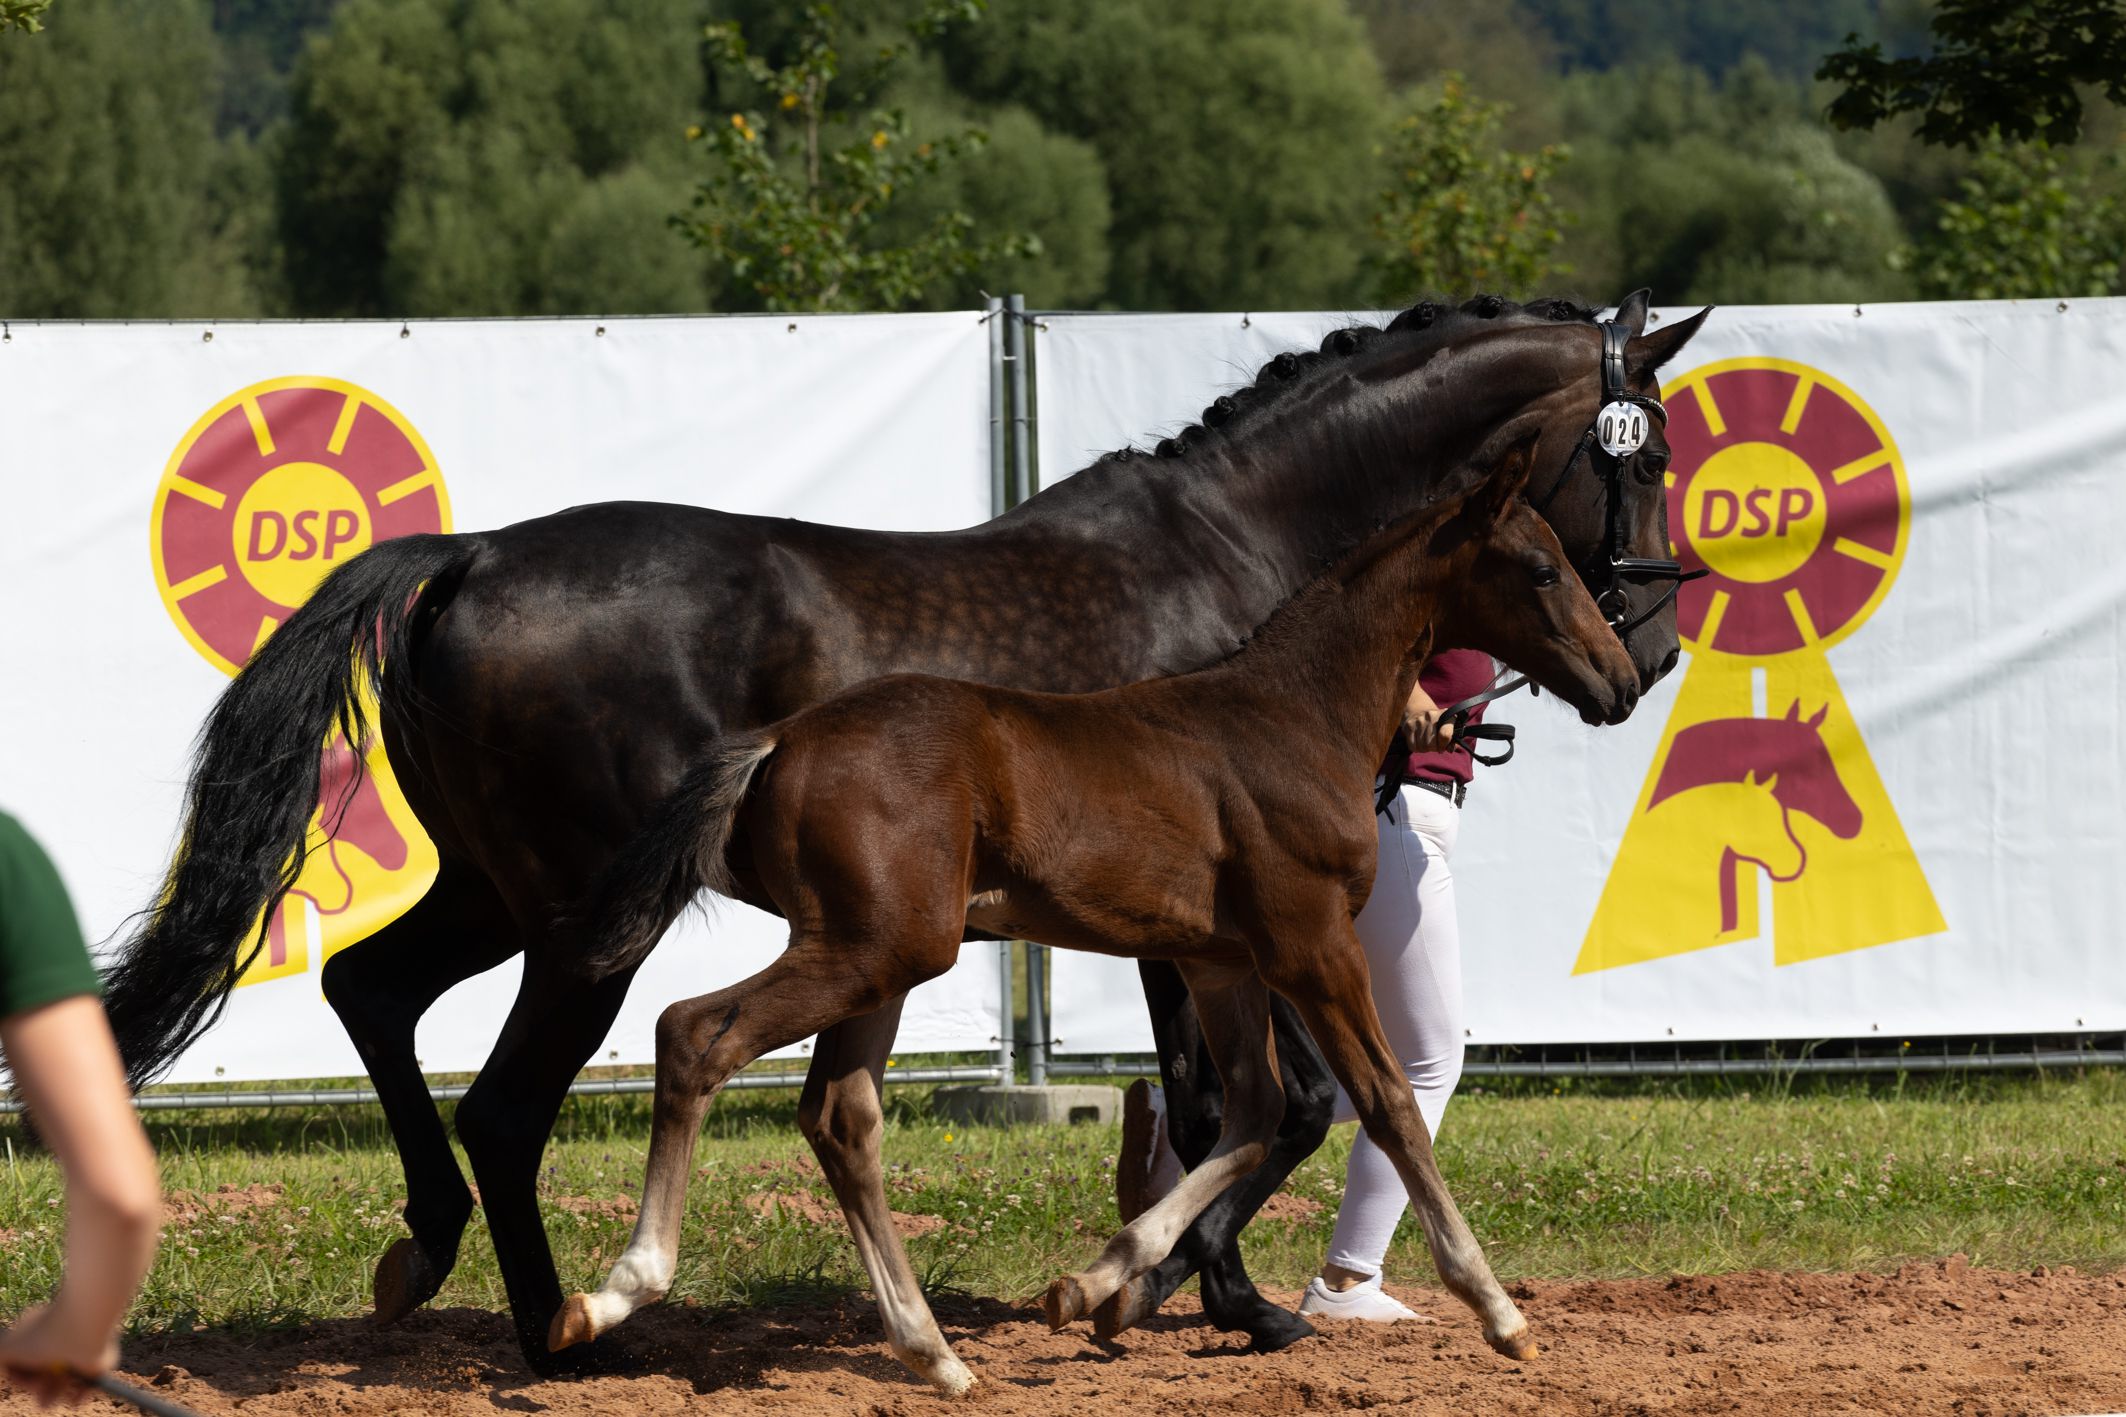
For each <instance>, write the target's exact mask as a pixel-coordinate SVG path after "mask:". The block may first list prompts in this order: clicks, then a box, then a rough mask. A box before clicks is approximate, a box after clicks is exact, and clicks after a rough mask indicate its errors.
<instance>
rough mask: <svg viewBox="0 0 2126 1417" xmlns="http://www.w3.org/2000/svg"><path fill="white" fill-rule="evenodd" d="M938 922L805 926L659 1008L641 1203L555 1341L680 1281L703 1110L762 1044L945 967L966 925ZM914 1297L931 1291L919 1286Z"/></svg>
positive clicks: (584, 1334)
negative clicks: (858, 931)
mask: <svg viewBox="0 0 2126 1417" xmlns="http://www.w3.org/2000/svg"><path fill="white" fill-rule="evenodd" d="M932 933H933V937H932V938H931V939H929V940H927V941H925V942H924V943H923V944H921V945H920V946H917V947H914V948H907V947H903V946H900V945H898V944H897V945H896V946H895V947H894V948H892V949H891V950H890V951H886V950H881V949H879V948H877V947H876V946H869V945H866V944H865V943H862V942H861V940H862V939H864V938H867V937H869V932H867V933H866V936H860V937H858V939H857V940H852V941H849V942H846V943H845V942H841V941H830V940H828V939H827V938H824V937H822V936H818V935H810V936H797V937H794V938H793V940H792V942H791V945H790V947H789V949H787V950H785V951H784V952H783V953H782V954H781V955H780V956H778V957H777V958H776V960H775V962H774V963H773V964H771V965H769V966H768V967H767V968H766V969H763V970H762V971H760V973H758V974H755V975H754V976H752V977H751V978H750V979H747V980H745V981H743V982H742V983H739V984H734V985H732V986H731V987H730V988H728V989H719V990H717V991H716V992H715V993H713V994H703V995H702V996H700V997H699V998H695V999H686V1000H683V1001H681V1002H679V1003H676V1004H674V1005H672V1006H671V1007H670V1008H668V1009H666V1010H665V1011H664V1013H663V1014H662V1015H661V1016H659V1018H658V1020H657V1097H656V1104H655V1109H654V1111H653V1112H652V1115H651V1122H650V1155H649V1169H648V1175H647V1176H646V1177H645V1178H644V1181H643V1186H642V1212H641V1214H640V1215H639V1216H638V1217H637V1218H636V1221H635V1234H634V1237H633V1238H632V1239H630V1240H629V1241H628V1247H627V1249H626V1250H625V1251H623V1252H622V1254H621V1256H620V1259H619V1261H618V1262H617V1263H616V1264H614V1266H613V1268H612V1272H611V1273H610V1274H609V1275H607V1277H606V1281H605V1283H604V1284H603V1285H602V1286H601V1287H600V1288H599V1290H598V1292H597V1293H595V1294H578V1295H576V1296H574V1297H573V1298H571V1299H570V1300H569V1301H568V1304H567V1305H566V1307H564V1308H563V1309H561V1310H560V1312H558V1313H557V1314H556V1315H555V1316H554V1321H553V1325H552V1327H551V1328H550V1330H549V1331H548V1334H547V1342H548V1343H549V1344H550V1345H551V1346H552V1347H553V1348H554V1349H556V1350H560V1349H563V1348H567V1347H569V1346H571V1345H573V1344H577V1343H583V1342H586V1341H588V1340H590V1339H593V1338H596V1337H597V1336H598V1335H599V1334H601V1333H604V1332H606V1331H607V1330H609V1329H610V1328H612V1327H613V1325H615V1324H617V1323H619V1322H620V1321H621V1320H622V1319H624V1318H626V1317H627V1316H628V1315H629V1314H631V1313H633V1312H634V1311H635V1310H636V1309H639V1308H641V1307H642V1306H643V1305H645V1304H648V1303H653V1302H655V1301H656V1300H657V1299H659V1298H661V1297H662V1296H663V1294H664V1291H665V1290H666V1289H667V1288H668V1287H669V1286H670V1285H671V1282H672V1274H673V1272H674V1270H675V1269H676V1268H677V1267H678V1257H679V1227H680V1221H681V1218H682V1217H683V1215H684V1213H685V1209H686V1188H687V1181H688V1179H689V1177H690V1176H691V1175H692V1173H693V1165H694V1147H695V1143H696V1141H697V1140H698V1139H699V1137H700V1134H701V1121H702V1118H703V1116H704V1115H705V1114H706V1113H707V1111H708V1107H709V1103H710V1102H711V1101H712V1100H714V1098H715V1096H716V1094H717V1093H718V1092H720V1091H721V1090H722V1089H723V1085H724V1083H725V1082H727V1081H728V1080H729V1079H730V1077H731V1074H733V1073H735V1072H737V1071H738V1070H739V1069H740V1068H742V1067H744V1066H745V1065H746V1064H748V1063H750V1062H752V1061H753V1060H754V1059H755V1058H758V1057H759V1056H760V1055H761V1054H763V1053H766V1052H768V1051H770V1050H772V1049H775V1048H781V1047H785V1046H787V1045H789V1044H792V1043H795V1042H797V1041H798V1040H799V1039H801V1038H805V1037H807V1036H809V1035H811V1034H814V1033H817V1032H819V1031H820V1030H822V1029H824V1028H826V1027H828V1026H829V1025H832V1024H836V1023H840V1022H841V1021H842V1020H844V1019H847V1018H851V1017H854V1016H856V1015H858V1014H865V1013H869V1012H870V1011H872V1010H874V1009H877V1008H879V1007H881V1006H882V1005H884V1004H887V1003H889V1002H891V1001H892V1000H893V999H895V998H897V997H898V996H900V995H902V994H905V993H907V992H908V991H909V990H910V989H912V988H914V987H915V986H916V985H918V984H920V983H922V982H923V981H924V980H926V979H933V978H935V977H936V976H938V975H940V974H943V973H944V972H945V971H946V970H947V969H949V968H951V967H952V962H953V959H954V957H955V956H957V955H958V953H959V948H960V924H959V922H958V921H957V920H955V921H954V922H953V923H952V925H951V926H950V928H949V930H938V931H934V932H932ZM889 1041H890V1040H889ZM914 1298H915V1301H916V1302H917V1303H920V1302H921V1295H920V1294H917V1295H915V1296H914ZM942 1341H943V1340H942V1339H940V1342H942ZM955 1366H957V1363H956V1360H955ZM959 1372H960V1374H962V1375H964V1374H965V1369H959ZM926 1376H927V1375H926ZM947 1376H948V1377H949V1376H950V1373H949V1372H948V1373H947ZM969 1381H971V1379H969ZM963 1386H964V1384H963Z"/></svg>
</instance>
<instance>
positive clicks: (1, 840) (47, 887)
mask: <svg viewBox="0 0 2126 1417" xmlns="http://www.w3.org/2000/svg"><path fill="white" fill-rule="evenodd" d="M100 988H101V981H100V980H99V979H98V978H97V975H96V966H95V965H93V964H91V963H90V962H89V951H88V946H87V945H85V944H83V943H82V939H81V924H80V922H79V921H78V920H76V919H75V918H74V906H73V902H71V901H69V900H68V899H67V895H66V887H65V886H64V885H63V884H61V882H60V880H59V871H58V869H57V868H56V867H54V866H53V865H52V859H51V858H50V857H49V856H47V855H45V854H44V848H43V847H41V846H39V845H37V842H36V839H35V838H33V837H32V836H31V835H30V834H29V833H28V832H27V831H24V830H23V828H22V824H21V823H20V822H18V821H16V820H15V819H14V818H13V817H11V816H9V815H8V814H7V813H5V812H0V1018H6V1017H9V1016H10V1015H13V1014H19V1013H26V1012H28V1011H29V1010H31V1009H36V1008H42V1007H43V1006H44V1005H46V1004H54V1003H57V1002H58V1001H59V1000H61V999H71V998H73V997H75V996H76V995H80V994H94V993H98V992H100Z"/></svg>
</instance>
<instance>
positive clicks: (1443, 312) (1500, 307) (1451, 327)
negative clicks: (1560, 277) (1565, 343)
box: [1093, 295, 1596, 467]
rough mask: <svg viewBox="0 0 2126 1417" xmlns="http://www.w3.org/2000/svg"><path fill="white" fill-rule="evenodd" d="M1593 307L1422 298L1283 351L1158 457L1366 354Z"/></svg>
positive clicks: (1244, 421)
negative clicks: (1385, 317)
mask: <svg viewBox="0 0 2126 1417" xmlns="http://www.w3.org/2000/svg"><path fill="white" fill-rule="evenodd" d="M1595 313H1596V312H1595V310H1594V309H1593V308H1592V307H1590V306H1586V305H1580V304H1576V303H1575V302H1573V301H1570V300H1562V299H1556V298H1545V299H1540V300H1531V301H1529V302H1528V303H1527V304H1525V305H1522V304H1517V303H1515V302H1514V301H1511V300H1507V299H1505V298H1504V297H1503V296H1497V295H1479V296H1476V297H1475V298H1473V299H1470V300H1466V301H1464V302H1463V303H1462V304H1461V305H1460V306H1453V305H1446V304H1442V303H1440V302H1437V301H1433V300H1423V301H1419V302H1418V303H1417V304H1415V305H1413V306H1411V307H1410V308H1409V309H1407V310H1405V311H1403V312H1402V313H1401V314H1400V315H1397V316H1396V317H1395V318H1394V319H1393V320H1391V321H1389V322H1388V324H1387V326H1386V327H1385V328H1383V327H1381V326H1377V325H1365V324H1355V325H1347V326H1345V327H1344V328H1342V329H1339V330H1332V331H1330V333H1329V334H1328V336H1327V337H1326V338H1324V339H1323V340H1322V342H1321V347H1320V348H1319V349H1318V350H1309V351H1306V352H1303V353H1285V354H1280V355H1278V356H1277V357H1276V358H1275V359H1272V360H1270V361H1269V362H1268V363H1267V364H1265V365H1263V366H1262V368H1260V369H1258V370H1257V371H1256V372H1255V378H1254V379H1253V381H1252V382H1250V383H1249V384H1247V385H1246V386H1245V387H1243V388H1238V389H1235V390H1233V391H1232V392H1231V393H1229V394H1221V395H1219V396H1218V397H1217V398H1216V399H1213V400H1212V401H1211V404H1210V406H1209V407H1208V408H1206V409H1204V410H1203V414H1202V416H1201V419H1200V420H1199V421H1198V422H1195V423H1192V424H1190V425H1189V426H1188V427H1186V428H1184V429H1182V430H1181V431H1180V432H1179V433H1176V434H1174V435H1173V436H1172V437H1169V438H1162V439H1160V440H1159V442H1158V444H1157V446H1156V447H1155V448H1154V449H1153V451H1152V454H1151V455H1152V456H1155V457H1161V458H1181V457H1186V456H1187V455H1188V454H1189V453H1190V452H1191V451H1192V450H1194V449H1196V448H1200V447H1203V446H1205V445H1207V444H1208V443H1209V442H1210V441H1211V440H1212V439H1214V438H1231V437H1233V436H1234V435H1236V434H1237V433H1239V432H1241V431H1243V430H1244V429H1245V428H1246V427H1247V426H1248V425H1249V424H1251V423H1253V422H1255V421H1256V420H1255V416H1256V415H1259V414H1261V413H1262V412H1264V411H1265V410H1268V409H1272V408H1276V407H1279V406H1281V405H1283V404H1285V403H1287V402H1289V401H1291V400H1292V399H1293V397H1294V395H1296V394H1297V393H1298V392H1299V391H1301V390H1303V389H1309V388H1313V387H1315V386H1317V385H1318V384H1320V383H1322V382H1324V381H1325V380H1326V379H1328V378H1332V377H1335V376H1336V375H1337V374H1341V373H1347V372H1354V371H1355V368H1356V367H1357V361H1358V360H1359V359H1360V358H1361V356H1366V355H1375V356H1387V355H1401V354H1405V353H1407V352H1409V351H1411V350H1414V349H1417V348H1419V347H1421V346H1424V345H1427V344H1444V343H1446V342H1447V341H1449V340H1450V339H1452V338H1453V337H1454V336H1455V335H1457V334H1459V333H1461V332H1463V331H1465V330H1467V329H1469V328H1470V327H1471V326H1473V325H1476V324H1478V323H1484V322H1499V321H1504V322H1507V323H1516V324H1535V323H1539V322H1550V323H1573V322H1591V321H1592V320H1593V319H1594V317H1595ZM1143 456H1146V454H1145V453H1144V452H1143V451H1142V450H1140V449H1138V448H1135V447H1127V448H1118V449H1116V450H1115V451H1113V452H1111V453H1105V454H1102V455H1101V456H1100V457H1099V458H1098V459H1097V460H1096V461H1095V462H1094V464H1093V466H1095V467H1097V466H1099V465H1100V464H1102V463H1118V462H1127V461H1129V460H1130V459H1132V458H1138V457H1143Z"/></svg>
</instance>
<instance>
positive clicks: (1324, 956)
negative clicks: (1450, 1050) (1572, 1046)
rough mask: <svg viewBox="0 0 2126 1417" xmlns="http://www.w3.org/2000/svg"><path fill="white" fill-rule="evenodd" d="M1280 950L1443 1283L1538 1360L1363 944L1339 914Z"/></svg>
mask: <svg viewBox="0 0 2126 1417" xmlns="http://www.w3.org/2000/svg"><path fill="white" fill-rule="evenodd" d="M1279 944H1280V948H1278V949H1276V950H1273V951H1268V952H1266V953H1265V954H1264V955H1263V956H1261V960H1262V963H1263V965H1264V972H1265V974H1267V975H1268V976H1269V978H1270V982H1271V984H1272V985H1273V986H1275V987H1276V989H1277V990H1278V992H1279V993H1282V994H1283V995H1284V996H1285V997H1286V998H1288V999H1290V1000H1292V1002H1293V1003H1294V1004H1295V1005H1297V1006H1298V1009H1299V1012H1300V1015H1301V1016H1302V1017H1303V1018H1305V1019H1306V1022H1307V1027H1308V1028H1309V1029H1310V1030H1311V1031H1312V1032H1313V1034H1314V1038H1315V1040H1316V1041H1317V1042H1318V1043H1320V1045H1321V1051H1322V1053H1323V1055H1324V1056H1325V1057H1326V1058H1327V1059H1328V1061H1329V1067H1330V1069H1331V1070H1332V1071H1333V1072H1334V1073H1335V1074H1336V1077H1337V1080H1338V1081H1339V1082H1341V1083H1342V1084H1343V1085H1344V1091H1345V1092H1347V1093H1348V1094H1350V1097H1351V1102H1352V1105H1353V1106H1354V1107H1356V1108H1357V1111H1358V1121H1359V1125H1360V1126H1362V1127H1364V1128H1365V1129H1366V1135H1367V1136H1369V1137H1371V1138H1372V1139H1373V1140H1374V1142H1375V1143H1376V1144H1377V1145H1378V1146H1379V1147H1380V1149H1381V1150H1382V1151H1384V1152H1386V1153H1387V1155H1388V1159H1389V1160H1390V1161H1392V1162H1394V1164H1395V1169H1396V1172H1397V1174H1399V1175H1400V1176H1401V1177H1402V1179H1403V1186H1404V1188H1405V1189H1407V1190H1408V1191H1409V1192H1410V1207H1411V1209H1412V1210H1414V1211H1416V1212H1417V1219H1418V1223H1419V1224H1420V1225H1421V1226H1423V1227H1424V1231H1425V1243H1426V1244H1427V1246H1429V1247H1430V1249H1431V1251H1432V1263H1433V1266H1434V1267H1435V1268H1436V1269H1438V1271H1439V1276H1440V1281H1441V1282H1442V1283H1443V1284H1445V1285H1446V1286H1447V1289H1448V1291H1449V1292H1450V1293H1452V1294H1453V1295H1454V1296H1455V1297H1456V1298H1458V1299H1460V1300H1461V1301H1462V1302H1463V1303H1465V1304H1467V1305H1468V1306H1469V1307H1470V1308H1471V1309H1474V1310H1475V1311H1476V1314H1477V1317H1478V1318H1480V1319H1482V1320H1483V1322H1484V1340H1485V1342H1487V1343H1489V1344H1490V1345H1491V1346H1492V1347H1493V1348H1495V1349H1497V1350H1498V1351H1499V1352H1501V1353H1503V1354H1505V1355H1506V1356H1507V1357H1509V1358H1532V1357H1534V1356H1535V1353H1536V1346H1535V1340H1534V1339H1532V1338H1531V1337H1529V1334H1528V1320H1527V1319H1525V1318H1523V1317H1522V1316H1521V1311H1520V1310H1519V1309H1517V1308H1515V1307H1514V1305H1513V1301H1512V1300H1511V1299H1509V1298H1507V1297H1506V1291H1505V1290H1503V1289H1501V1288H1499V1282H1498V1280H1497V1279H1496V1278H1494V1277H1493V1275H1492V1273H1491V1266H1490V1265H1488V1264H1487V1263H1485V1261H1484V1252H1483V1250H1482V1248H1481V1247H1479V1246H1478V1244H1477V1242H1476V1236H1475V1235H1473V1234H1472V1233H1470V1230H1469V1224H1468V1222H1467V1221H1465V1220H1463V1219H1462V1215H1461V1212H1460V1211H1459V1210H1457V1209H1455V1205H1454V1197H1453V1196H1451V1195H1449V1194H1448V1193H1447V1183H1446V1182H1445V1181H1443V1180H1441V1179H1440V1174H1439V1167H1438V1165H1437V1164H1436V1163H1435V1161H1434V1160H1433V1156H1432V1138H1431V1135H1430V1134H1429V1133H1428V1132H1426V1130H1425V1122H1424V1119H1423V1118H1422V1117H1420V1116H1419V1115H1418V1111H1417V1101H1416V1099H1415V1098H1414V1097H1413V1096H1412V1095H1411V1092H1410V1082H1409V1079H1408V1078H1406V1077H1404V1076H1403V1071H1402V1069H1401V1067H1400V1066H1398V1064H1397V1062H1396V1058H1395V1053H1394V1050H1393V1049H1391V1048H1390V1047H1389V1046H1388V1039H1387V1035H1386V1034H1385V1033H1383V1032H1382V1031H1381V1026H1380V1015H1379V1014H1378V1013H1376V1012H1375V1011H1374V1007H1373V993H1372V988H1371V984H1370V982H1369V980H1368V977H1367V971H1366V956H1365V951H1364V950H1363V949H1362V948H1360V946H1359V943H1358V935H1357V933H1356V932H1355V931H1354V930H1353V929H1352V927H1351V921H1350V917H1349V916H1348V915H1345V914H1343V913H1342V912H1341V911H1339V912H1337V913H1336V918H1335V919H1334V921H1333V922H1331V923H1330V924H1329V925H1328V926H1327V927H1326V928H1323V929H1320V930H1318V931H1317V932H1315V933H1314V935H1313V938H1312V939H1309V938H1307V937H1306V935H1305V934H1304V933H1302V932H1293V933H1292V934H1290V935H1282V934H1281V935H1280V937H1279Z"/></svg>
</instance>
